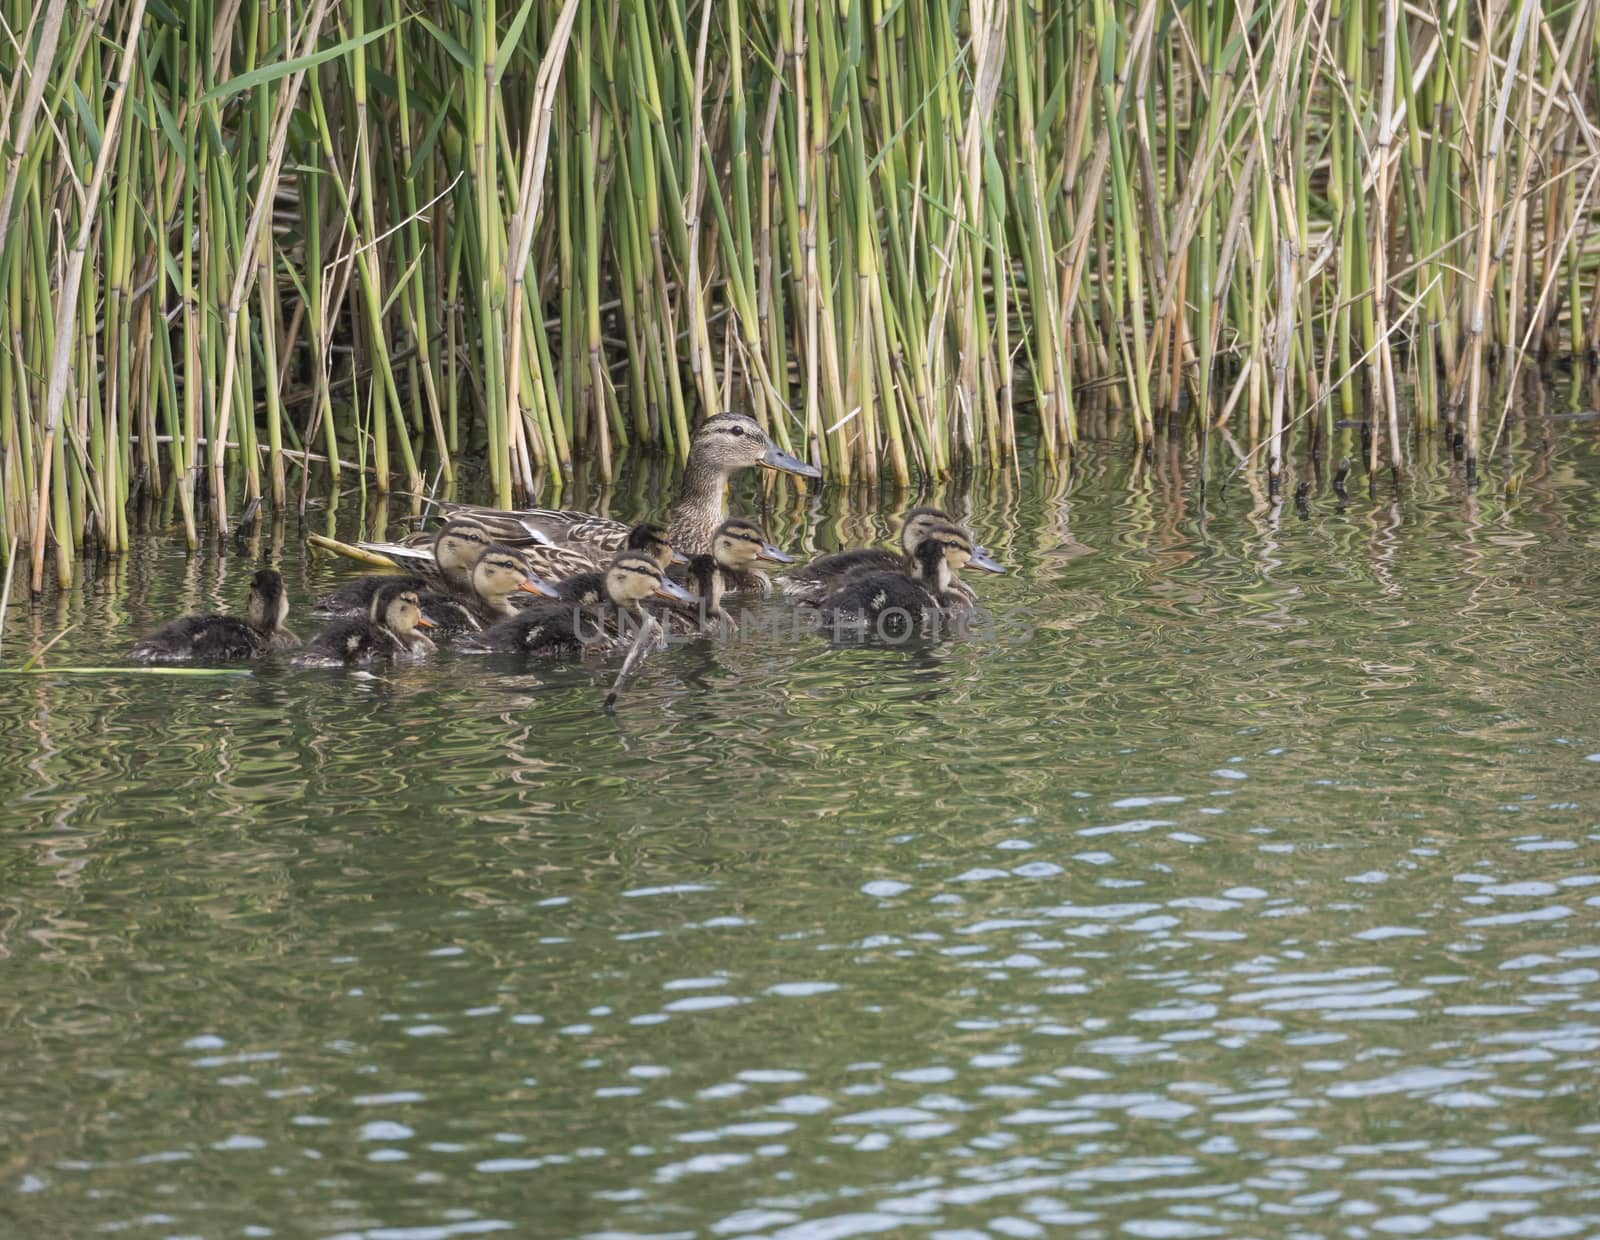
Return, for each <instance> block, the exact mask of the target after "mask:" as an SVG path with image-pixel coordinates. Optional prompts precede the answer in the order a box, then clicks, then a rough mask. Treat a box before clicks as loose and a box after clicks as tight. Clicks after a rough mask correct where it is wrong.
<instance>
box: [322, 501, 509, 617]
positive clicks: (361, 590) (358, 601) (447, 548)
mask: <svg viewBox="0 0 1600 1240" xmlns="http://www.w3.org/2000/svg"><path fill="white" fill-rule="evenodd" d="M432 541H433V546H432V553H431V556H429V557H427V558H423V557H420V556H419V557H417V558H416V559H415V560H413V561H411V562H410V564H409V565H408V567H411V568H412V571H411V572H408V573H402V574H395V573H368V574H366V575H365V576H363V577H357V578H356V579H355V580H354V581H349V582H346V583H345V584H344V585H342V586H340V587H339V588H338V589H337V590H335V591H334V592H333V593H332V594H328V595H324V596H323V597H322V598H320V599H318V600H317V607H316V609H317V611H319V612H322V613H323V614H325V615H330V616H356V617H361V616H366V615H369V614H370V613H371V611H372V600H373V596H374V595H376V594H377V592H378V591H379V590H381V589H383V587H385V586H389V585H395V584H397V583H398V584H403V585H405V586H407V587H409V588H410V589H412V590H414V591H416V592H417V593H419V594H420V593H421V592H423V591H425V590H438V589H441V588H442V589H444V590H447V591H449V592H450V593H452V594H454V595H456V596H458V597H460V598H468V599H470V598H472V597H473V596H474V595H473V589H472V570H473V568H474V567H475V566H476V565H477V563H478V559H479V557H480V556H482V555H483V553H484V550H485V549H486V548H487V547H488V546H489V545H490V544H491V543H492V542H493V541H494V540H493V539H492V538H490V537H489V531H488V530H486V529H484V527H483V525H482V524H481V523H480V522H477V521H474V520H472V518H470V517H452V518H450V520H448V521H446V522H445V523H444V524H443V525H442V526H440V527H439V532H438V533H437V534H435V535H434V536H433V540H432ZM372 545H374V546H379V545H387V546H390V549H391V550H392V549H394V547H395V546H398V544H394V545H389V544H372Z"/></svg>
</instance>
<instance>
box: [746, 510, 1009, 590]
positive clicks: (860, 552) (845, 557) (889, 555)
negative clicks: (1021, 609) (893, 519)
mask: <svg viewBox="0 0 1600 1240" xmlns="http://www.w3.org/2000/svg"><path fill="white" fill-rule="evenodd" d="M901 522H902V523H901V526H900V546H901V549H902V551H903V552H904V554H903V555H896V554H895V553H894V552H893V551H890V550H889V549H888V548H886V547H862V548H858V549H856V550H853V551H835V552H834V553H833V554H831V555H825V556H821V557H819V558H817V559H815V560H812V561H811V563H809V564H807V565H805V566H804V567H802V568H796V569H793V570H791V571H790V572H787V573H785V574H784V575H783V576H781V577H779V578H778V584H779V585H781V586H782V587H783V592H784V594H785V595H786V596H788V597H789V598H793V599H796V600H797V601H799V602H802V603H820V602H822V600H823V599H825V598H827V597H828V595H829V594H831V593H833V591H834V590H836V589H837V588H838V587H839V586H840V585H841V584H843V582H844V581H845V580H846V579H847V578H849V577H853V576H855V575H856V574H858V573H910V572H912V571H913V569H914V567H915V565H914V560H913V553H914V552H915V551H916V548H917V544H919V543H920V542H922V540H923V539H924V538H926V537H927V536H928V534H929V533H930V532H931V531H932V530H933V529H934V527H936V526H940V525H949V526H954V527H955V528H956V529H961V527H960V526H959V525H957V524H956V522H954V521H952V520H951V519H950V516H949V514H948V513H946V512H945V511H944V509H942V508H933V507H922V508H911V509H908V510H907V511H906V513H905V515H904V516H903V517H902V518H901ZM968 537H969V541H970V535H969V536H968ZM974 550H975V551H976V552H977V554H978V556H980V557H981V562H980V561H979V560H977V559H975V560H974V562H973V567H974V568H984V569H986V570H987V571H989V572H1004V571H1005V570H1004V569H1003V568H1001V567H1000V565H999V564H998V563H997V562H996V561H994V560H993V559H991V558H990V557H989V555H988V553H987V552H985V551H984V550H983V548H982V547H975V548H974ZM990 565H993V567H992V568H991V567H989V566H990ZM950 588H951V589H952V590H953V591H955V593H957V594H960V595H962V596H963V597H964V598H965V599H966V601H967V602H968V604H973V603H976V602H977V601H978V596H977V594H976V593H974V591H973V589H972V587H971V586H969V585H967V584H966V582H964V581H960V580H957V581H953V582H952V583H951V587H950Z"/></svg>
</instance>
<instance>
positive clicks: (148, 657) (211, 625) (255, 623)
mask: <svg viewBox="0 0 1600 1240" xmlns="http://www.w3.org/2000/svg"><path fill="white" fill-rule="evenodd" d="M288 618H289V595H288V593H287V592H286V591H285V590H284V588H283V578H282V577H280V576H279V575H278V574H277V573H276V572H274V571H273V570H272V569H270V568H263V569H261V570H260V571H259V572H257V573H256V575H255V576H254V577H252V578H251V579H250V601H249V602H248V603H246V604H245V613H244V619H243V620H240V619H238V618H237V617H235V616H205V615H201V616H180V617H179V618H178V619H176V620H173V621H172V622H171V623H169V624H164V625H162V626H161V628H159V629H157V630H156V631H155V632H154V633H152V634H150V636H148V637H146V638H144V639H142V640H141V641H140V642H139V643H138V644H137V645H135V646H134V647H133V649H132V650H130V651H128V658H130V659H134V660H137V661H138V662H140V663H182V662H186V661H188V660H190V659H202V660H208V661H210V660H216V661H226V660H233V659H255V658H259V657H260V656H261V655H264V654H270V653H272V652H274V651H278V650H293V649H294V648H295V647H296V646H298V645H299V644H300V639H299V638H298V637H296V636H295V635H294V634H293V633H291V632H290V631H289V630H288V629H286V628H284V627H283V622H284V621H285V620H287V619H288Z"/></svg>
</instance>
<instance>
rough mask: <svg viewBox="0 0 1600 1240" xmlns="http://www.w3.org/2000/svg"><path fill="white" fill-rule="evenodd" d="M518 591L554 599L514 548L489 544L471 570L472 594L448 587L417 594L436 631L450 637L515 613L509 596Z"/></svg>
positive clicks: (470, 631) (484, 626)
mask: <svg viewBox="0 0 1600 1240" xmlns="http://www.w3.org/2000/svg"><path fill="white" fill-rule="evenodd" d="M518 592H522V593H527V594H532V595H535V596H538V597H541V598H547V599H549V598H556V597H557V595H556V588H555V587H554V586H552V585H550V584H548V583H547V582H546V581H544V580H543V579H542V578H540V577H538V576H537V575H535V574H533V573H530V572H529V571H528V562H527V561H526V560H525V559H523V557H522V553H521V552H520V551H518V550H517V549H516V548H514V547H505V546H502V545H501V544H499V543H490V544H489V546H488V547H487V548H486V549H485V551H484V553H483V554H482V555H481V556H479V557H478V562H477V564H475V565H474V566H473V569H472V596H471V597H470V598H462V597H461V596H460V595H458V594H454V593H452V592H450V591H448V590H423V591H421V592H420V593H419V594H418V596H417V601H418V602H419V603H420V604H421V605H422V610H423V611H424V612H425V613H426V614H427V617H428V619H430V620H432V621H433V625H434V628H435V629H436V630H437V632H438V634H440V635H442V636H447V637H454V636H456V635H457V634H459V633H476V632H478V631H479V630H480V629H486V628H488V627H489V626H490V625H492V624H497V623H498V622H499V621H501V620H505V619H507V618H509V617H511V616H514V615H516V614H517V609H516V608H515V607H513V606H512V605H511V601H510V600H511V596H512V595H513V594H516V593H518Z"/></svg>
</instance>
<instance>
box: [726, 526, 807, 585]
mask: <svg viewBox="0 0 1600 1240" xmlns="http://www.w3.org/2000/svg"><path fill="white" fill-rule="evenodd" d="M711 555H712V558H713V559H714V560H715V561H716V563H717V566H718V567H719V568H725V569H727V570H728V571H729V572H733V573H743V572H748V571H749V569H750V566H751V565H752V564H754V563H755V562H756V561H757V560H767V561H770V562H771V563H773V564H793V563H794V557H793V556H792V555H789V554H788V553H786V552H783V551H780V550H778V548H776V547H774V546H773V545H772V544H771V543H769V542H768V541H767V537H766V535H765V534H763V533H762V532H761V527H760V526H759V525H757V524H756V523H755V522H754V521H746V520H745V519H744V518H743V517H730V518H728V520H726V521H724V522H723V523H722V524H721V525H719V526H717V528H716V532H715V533H713V534H712V535H711Z"/></svg>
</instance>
